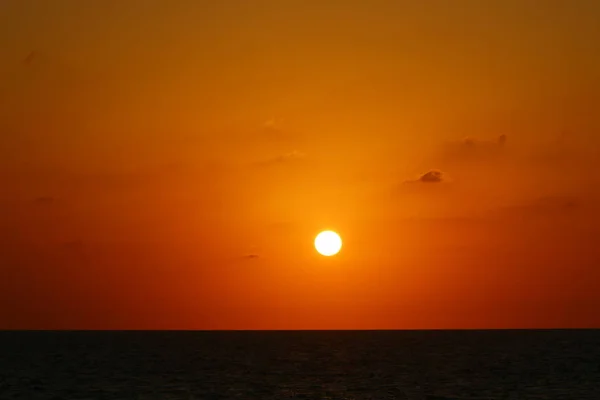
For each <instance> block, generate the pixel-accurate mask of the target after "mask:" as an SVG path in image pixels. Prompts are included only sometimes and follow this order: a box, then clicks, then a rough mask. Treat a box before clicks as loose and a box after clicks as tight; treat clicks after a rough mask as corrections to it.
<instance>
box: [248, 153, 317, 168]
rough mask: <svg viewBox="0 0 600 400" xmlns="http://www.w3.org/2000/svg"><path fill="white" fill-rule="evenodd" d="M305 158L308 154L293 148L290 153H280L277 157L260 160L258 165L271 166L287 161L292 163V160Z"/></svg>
mask: <svg viewBox="0 0 600 400" xmlns="http://www.w3.org/2000/svg"><path fill="white" fill-rule="evenodd" d="M304 158H306V154H304V153H302V152H300V151H297V150H293V151H291V152H289V153H284V154H280V155H278V156H276V157H273V158H270V159H267V160H264V161H261V162H258V163H257V164H258V165H261V166H269V165H277V164H285V163H290V162H296V161H299V160H303V159H304Z"/></svg>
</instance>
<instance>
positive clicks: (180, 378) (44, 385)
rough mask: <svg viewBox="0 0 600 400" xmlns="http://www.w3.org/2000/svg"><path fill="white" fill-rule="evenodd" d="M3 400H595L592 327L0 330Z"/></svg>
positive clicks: (595, 335) (597, 351)
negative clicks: (379, 329) (300, 329)
mask: <svg viewBox="0 0 600 400" xmlns="http://www.w3.org/2000/svg"><path fill="white" fill-rule="evenodd" d="M0 399H2V400H9V399H27V400H35V399H49V400H79V399H80V400H84V399H107V400H108V399H111V400H113V399H124V400H125V399H127V400H129V399H132V400H176V399H181V400H192V399H194V400H195V399H211V400H212V399H215V400H216V399H264V400H267V399H336V400H349V399H356V400H358V399H417V400H425V399H427V400H444V399H461V400H462V399H519V400H524V399H565V400H582V399H594V400H600V330H497V331H496V330H491V331H468V330H464V331H441V330H440V331H2V332H0Z"/></svg>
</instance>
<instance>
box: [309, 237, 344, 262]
mask: <svg viewBox="0 0 600 400" xmlns="http://www.w3.org/2000/svg"><path fill="white" fill-rule="evenodd" d="M341 248H342V238H340V235H338V234H337V233H335V232H334V231H323V232H321V233H319V234H318V235H317V237H316V238H315V249H317V251H318V252H319V254H322V255H324V256H327V257H329V256H333V255H336V254H337V253H338V252H339V251H340V249H341Z"/></svg>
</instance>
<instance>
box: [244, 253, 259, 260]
mask: <svg viewBox="0 0 600 400" xmlns="http://www.w3.org/2000/svg"><path fill="white" fill-rule="evenodd" d="M244 258H245V259H246V260H254V259H256V258H260V256H259V255H258V254H246V255H244Z"/></svg>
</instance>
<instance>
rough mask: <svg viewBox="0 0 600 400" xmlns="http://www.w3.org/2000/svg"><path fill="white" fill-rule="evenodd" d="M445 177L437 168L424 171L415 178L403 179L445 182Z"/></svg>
mask: <svg viewBox="0 0 600 400" xmlns="http://www.w3.org/2000/svg"><path fill="white" fill-rule="evenodd" d="M445 181H446V178H445V175H444V173H443V172H442V171H440V170H437V169H432V170H429V171H427V172H425V173H424V174H423V175H421V176H420V177H419V178H417V179H413V180H408V181H405V183H420V182H421V183H441V182H445Z"/></svg>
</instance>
